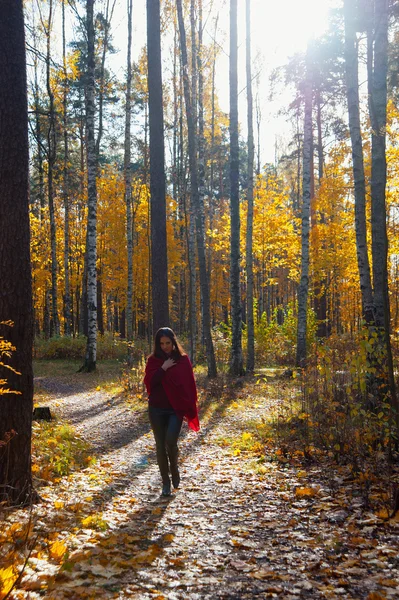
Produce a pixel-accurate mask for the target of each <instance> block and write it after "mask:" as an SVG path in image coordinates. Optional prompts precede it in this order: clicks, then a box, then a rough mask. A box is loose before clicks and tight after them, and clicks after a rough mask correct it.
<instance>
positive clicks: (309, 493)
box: [295, 487, 318, 498]
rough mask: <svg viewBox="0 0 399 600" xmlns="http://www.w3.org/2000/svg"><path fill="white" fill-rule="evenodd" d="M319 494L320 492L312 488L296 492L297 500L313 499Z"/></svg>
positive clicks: (300, 488) (302, 488)
mask: <svg viewBox="0 0 399 600" xmlns="http://www.w3.org/2000/svg"><path fill="white" fill-rule="evenodd" d="M317 493H318V490H317V489H316V488H312V487H299V488H296V490H295V496H296V497H297V498H313V497H314V496H316V495H317Z"/></svg>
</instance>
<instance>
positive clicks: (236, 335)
mask: <svg viewBox="0 0 399 600" xmlns="http://www.w3.org/2000/svg"><path fill="white" fill-rule="evenodd" d="M237 58H238V47H237V0H230V214H231V235H230V244H231V249H230V290H231V327H232V337H231V362H230V373H231V375H239V376H240V375H243V372H244V368H243V357H242V322H241V290H240V197H239V146H238V77H237Z"/></svg>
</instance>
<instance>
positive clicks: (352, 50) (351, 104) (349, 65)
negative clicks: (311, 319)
mask: <svg viewBox="0 0 399 600" xmlns="http://www.w3.org/2000/svg"><path fill="white" fill-rule="evenodd" d="M344 11H345V12H344V14H345V75H346V98H347V103H348V116H349V130H350V136H351V143H352V169H353V181H354V188H355V189H354V191H355V230H356V254H357V264H358V270H359V278H360V291H361V295H362V312H363V318H364V319H365V321H366V322H367V323H370V322H371V321H373V320H374V315H373V292H372V287H371V274H370V264H369V257H368V251H367V248H368V246H367V226H366V180H365V174H364V159H363V142H362V132H361V125H360V103H359V74H358V42H357V39H356V21H357V15H356V4H355V1H354V0H344Z"/></svg>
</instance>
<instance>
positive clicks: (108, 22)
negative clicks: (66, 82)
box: [96, 0, 116, 164]
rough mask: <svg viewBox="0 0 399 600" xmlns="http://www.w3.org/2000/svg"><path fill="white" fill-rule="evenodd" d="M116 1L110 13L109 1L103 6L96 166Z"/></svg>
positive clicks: (101, 132)
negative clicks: (106, 64) (106, 67)
mask: <svg viewBox="0 0 399 600" xmlns="http://www.w3.org/2000/svg"><path fill="white" fill-rule="evenodd" d="M115 3H116V0H114V2H113V4H112V8H111V12H110V10H109V0H107V3H106V5H105V18H104V21H105V23H104V38H103V44H102V54H101V66H100V83H99V94H98V132H97V140H96V155H97V164H98V159H99V156H100V149H101V139H102V136H103V131H104V127H103V121H104V93H105V59H106V57H107V50H108V43H109V31H110V28H111V20H112V15H113V12H114V8H115Z"/></svg>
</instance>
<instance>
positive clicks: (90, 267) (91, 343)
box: [83, 0, 97, 372]
mask: <svg viewBox="0 0 399 600" xmlns="http://www.w3.org/2000/svg"><path fill="white" fill-rule="evenodd" d="M93 5H94V0H87V6H86V18H87V25H86V26H87V90H86V131H87V180H88V185H87V188H88V216H87V237H86V256H87V305H88V331H87V346H86V359H85V364H84V367H83V370H85V371H89V372H90V371H94V370H95V369H96V361H97V270H96V263H97V183H96V177H97V154H96V142H95V137H94V136H95V132H94V118H95V111H96V107H95V72H94V68H95V63H94V15H93Z"/></svg>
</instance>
